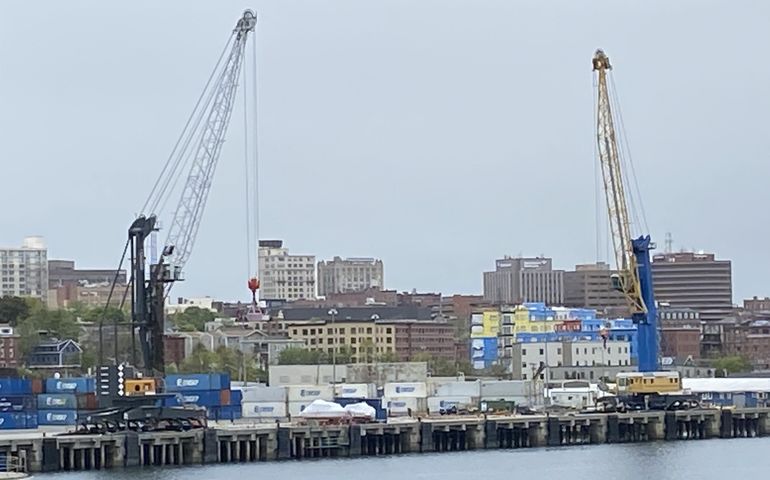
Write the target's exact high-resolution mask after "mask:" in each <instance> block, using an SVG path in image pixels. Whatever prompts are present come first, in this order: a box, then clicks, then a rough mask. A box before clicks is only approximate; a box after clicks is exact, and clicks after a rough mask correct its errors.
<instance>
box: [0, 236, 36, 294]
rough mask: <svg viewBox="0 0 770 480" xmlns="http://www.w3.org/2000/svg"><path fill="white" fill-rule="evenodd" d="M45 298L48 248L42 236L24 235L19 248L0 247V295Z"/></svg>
mask: <svg viewBox="0 0 770 480" xmlns="http://www.w3.org/2000/svg"><path fill="white" fill-rule="evenodd" d="M5 295H11V296H17V297H32V298H38V299H40V300H42V301H43V302H47V301H48V250H47V249H46V247H45V243H44V242H43V238H42V237H27V238H25V239H24V243H23V244H22V246H21V247H20V248H0V297H2V296H5Z"/></svg>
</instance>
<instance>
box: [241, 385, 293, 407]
mask: <svg viewBox="0 0 770 480" xmlns="http://www.w3.org/2000/svg"><path fill="white" fill-rule="evenodd" d="M239 390H240V391H241V392H243V401H244V402H283V403H286V387H245V388H240V389H239Z"/></svg>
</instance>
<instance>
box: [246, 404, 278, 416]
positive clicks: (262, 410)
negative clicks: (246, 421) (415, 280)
mask: <svg viewBox="0 0 770 480" xmlns="http://www.w3.org/2000/svg"><path fill="white" fill-rule="evenodd" d="M241 413H242V415H243V418H286V403H285V402H243V403H242V404H241Z"/></svg>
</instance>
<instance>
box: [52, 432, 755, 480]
mask: <svg viewBox="0 0 770 480" xmlns="http://www.w3.org/2000/svg"><path fill="white" fill-rule="evenodd" d="M769 474H770V438H761V439H760V438H754V439H735V440H703V441H690V442H665V443H664V442H659V443H651V444H635V445H597V446H585V447H564V448H555V449H532V450H507V451H476V452H461V453H446V454H421V455H405V456H400V457H382V458H365V459H341V460H329V459H320V460H303V461H302V462H272V463H259V464H240V465H216V466H206V467H181V468H180V467H177V468H162V469H161V468H156V469H151V468H144V469H131V470H114V471H110V472H109V474H105V473H104V472H101V473H100V472H84V473H57V474H50V475H40V477H44V478H45V479H46V480H75V479H77V480H81V479H82V480H97V479H100V480H101V479H104V478H109V479H110V480H198V479H200V480H258V479H263V478H264V479H269V480H282V479H290V480H293V479H301V480H347V479H355V480H358V479H367V480H369V479H382V480H409V479H441V480H472V479H484V480H494V479H506V480H509V479H510V480H512V479H516V478H527V479H530V478H531V479H538V480H540V479H542V480H551V479H569V480H589V479H590V480H597V479H611V480H619V479H628V480H668V479H671V480H687V479H698V480H707V479H712V478H713V479H727V478H735V479H739V478H770V475H769Z"/></svg>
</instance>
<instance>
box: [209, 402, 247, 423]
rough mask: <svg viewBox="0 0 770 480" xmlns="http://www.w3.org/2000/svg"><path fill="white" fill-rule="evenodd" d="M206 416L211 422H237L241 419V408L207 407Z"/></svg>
mask: <svg viewBox="0 0 770 480" xmlns="http://www.w3.org/2000/svg"><path fill="white" fill-rule="evenodd" d="M206 416H207V417H208V418H209V419H211V420H238V419H239V418H241V407H236V406H233V405H227V406H224V407H209V408H207V409H206Z"/></svg>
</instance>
